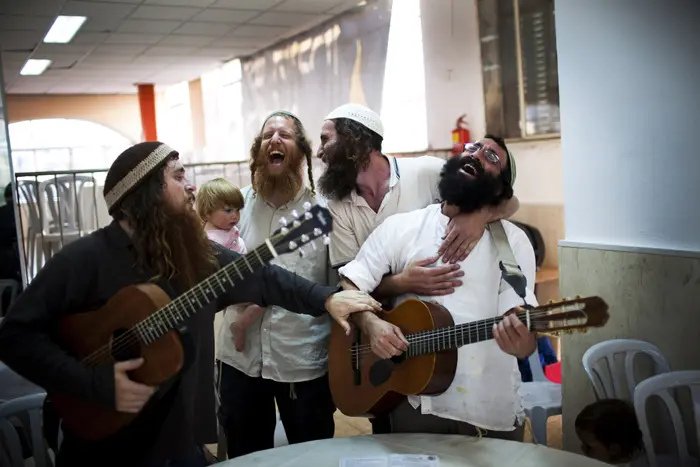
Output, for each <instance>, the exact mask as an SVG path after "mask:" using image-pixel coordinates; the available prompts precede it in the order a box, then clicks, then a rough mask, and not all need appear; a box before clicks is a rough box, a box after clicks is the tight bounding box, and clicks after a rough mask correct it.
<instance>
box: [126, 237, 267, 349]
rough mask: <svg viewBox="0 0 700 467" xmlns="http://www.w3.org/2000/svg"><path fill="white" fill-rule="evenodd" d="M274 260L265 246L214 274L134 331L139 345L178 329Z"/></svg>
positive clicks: (264, 244) (138, 325)
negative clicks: (237, 284)
mask: <svg viewBox="0 0 700 467" xmlns="http://www.w3.org/2000/svg"><path fill="white" fill-rule="evenodd" d="M272 258H273V252H272V250H271V249H270V248H269V247H268V245H267V244H266V243H263V244H261V245H260V246H258V247H257V248H255V249H254V250H253V251H251V252H249V253H248V254H246V255H243V256H241V257H240V258H238V259H236V260H235V261H232V262H230V263H229V264H227V265H226V266H224V267H222V268H221V269H219V270H218V271H217V272H215V273H214V274H212V275H211V276H209V277H208V278H206V279H204V280H203V281H202V282H200V283H199V284H197V285H196V286H194V287H192V288H191V289H190V290H188V291H187V292H185V293H184V294H182V295H180V296H179V297H177V298H175V299H174V300H173V301H171V302H170V303H168V304H167V305H166V306H164V307H163V308H161V309H160V310H158V311H156V312H155V313H153V314H152V315H151V316H149V317H148V318H146V319H144V320H143V321H141V322H140V323H138V324H137V325H136V326H135V327H134V331H135V332H136V333H137V336H138V338H139V340H140V341H141V342H143V343H144V344H146V345H148V344H151V343H153V342H155V341H156V340H158V339H159V338H161V337H162V336H163V335H165V334H167V333H168V332H170V331H172V330H173V329H176V328H177V327H179V326H180V325H181V324H182V323H183V322H184V321H185V320H187V319H188V318H190V317H191V316H192V315H194V314H195V313H196V312H197V311H199V310H201V309H202V308H204V307H205V306H207V305H208V304H210V303H212V302H213V301H215V300H216V298H217V297H219V296H220V295H221V294H223V293H224V292H226V291H227V290H229V289H230V288H231V287H233V286H234V285H235V283H236V282H237V281H241V280H243V279H245V278H246V277H247V276H248V275H250V274H253V273H254V272H255V271H256V270H258V269H260V268H262V267H263V266H264V265H265V264H267V262H268V261H270V259H272Z"/></svg>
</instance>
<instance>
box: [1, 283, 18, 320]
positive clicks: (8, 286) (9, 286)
mask: <svg viewBox="0 0 700 467" xmlns="http://www.w3.org/2000/svg"><path fill="white" fill-rule="evenodd" d="M7 290H9V291H10V301H9V302H8V304H7V309H5V308H4V307H3V306H2V305H3V302H4V300H3V297H4V295H5V293H6V291H7ZM17 293H19V282H17V281H16V280H13V279H2V280H0V317H2V316H5V315H6V314H7V310H9V309H10V307H11V306H12V303H13V302H14V301H15V299H16V298H17Z"/></svg>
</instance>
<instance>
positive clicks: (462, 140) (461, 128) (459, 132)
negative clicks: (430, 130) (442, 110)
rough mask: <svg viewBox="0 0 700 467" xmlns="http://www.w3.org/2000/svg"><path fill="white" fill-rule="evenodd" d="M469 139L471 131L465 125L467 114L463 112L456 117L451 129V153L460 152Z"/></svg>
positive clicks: (456, 153)
mask: <svg viewBox="0 0 700 467" xmlns="http://www.w3.org/2000/svg"><path fill="white" fill-rule="evenodd" d="M470 141H471V133H470V132H469V127H468V126H467V115H466V114H463V115H461V116H460V117H459V118H458V119H457V123H456V124H455V128H454V130H452V155H458V154H462V152H464V145H465V144H467V143H468V142H470Z"/></svg>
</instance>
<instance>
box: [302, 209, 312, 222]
mask: <svg viewBox="0 0 700 467" xmlns="http://www.w3.org/2000/svg"><path fill="white" fill-rule="evenodd" d="M313 217H314V215H313V214H311V213H310V212H309V211H306V212H305V213H304V219H305V220H307V221H308V220H309V219H313Z"/></svg>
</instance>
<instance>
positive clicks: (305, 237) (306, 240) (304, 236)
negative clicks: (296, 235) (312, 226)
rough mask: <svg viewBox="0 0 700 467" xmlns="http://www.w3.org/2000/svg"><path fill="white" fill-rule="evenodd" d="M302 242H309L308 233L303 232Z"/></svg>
mask: <svg viewBox="0 0 700 467" xmlns="http://www.w3.org/2000/svg"><path fill="white" fill-rule="evenodd" d="M301 243H309V236H308V235H306V234H303V235H302V236H301Z"/></svg>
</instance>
